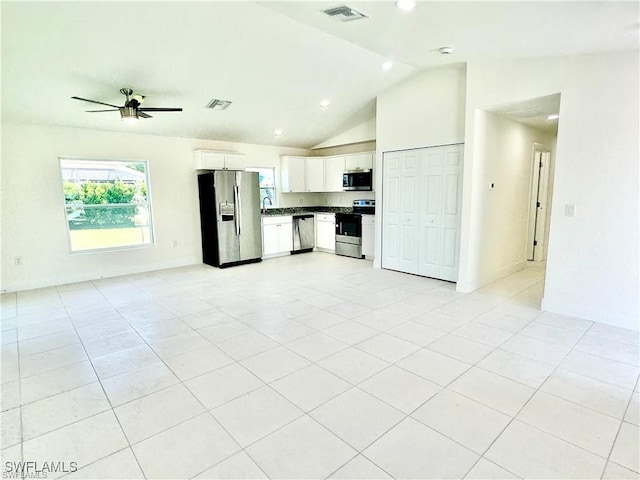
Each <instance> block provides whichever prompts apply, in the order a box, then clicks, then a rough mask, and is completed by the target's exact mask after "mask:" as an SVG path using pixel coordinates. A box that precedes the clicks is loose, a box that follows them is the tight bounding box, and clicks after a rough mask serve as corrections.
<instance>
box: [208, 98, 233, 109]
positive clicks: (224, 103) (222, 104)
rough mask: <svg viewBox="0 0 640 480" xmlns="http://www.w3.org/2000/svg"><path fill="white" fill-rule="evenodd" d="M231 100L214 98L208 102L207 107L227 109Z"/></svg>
mask: <svg viewBox="0 0 640 480" xmlns="http://www.w3.org/2000/svg"><path fill="white" fill-rule="evenodd" d="M229 105H231V102H230V101H229V100H220V99H219V98H214V99H213V100H211V101H210V102H209V103H207V108H212V109H213V110H225V109H226V108H227V107H228V106H229Z"/></svg>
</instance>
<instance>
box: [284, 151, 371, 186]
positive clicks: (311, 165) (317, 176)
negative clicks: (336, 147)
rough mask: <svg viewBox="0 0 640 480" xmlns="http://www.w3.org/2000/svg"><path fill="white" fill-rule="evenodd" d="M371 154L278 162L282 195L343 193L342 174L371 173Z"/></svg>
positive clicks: (290, 157) (297, 158) (292, 159)
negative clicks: (351, 171)
mask: <svg viewBox="0 0 640 480" xmlns="http://www.w3.org/2000/svg"><path fill="white" fill-rule="evenodd" d="M374 155H375V154H374V153H373V152H368V153H351V154H348V155H332V156H329V157H294V156H284V157H281V159H280V176H281V180H282V192H284V193H303V192H342V174H343V173H344V172H345V171H347V170H371V169H372V168H373V157H374Z"/></svg>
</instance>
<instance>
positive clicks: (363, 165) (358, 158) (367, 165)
mask: <svg viewBox="0 0 640 480" xmlns="http://www.w3.org/2000/svg"><path fill="white" fill-rule="evenodd" d="M373 157H374V152H367V153H352V154H349V155H347V156H346V159H345V163H346V169H347V170H372V169H373Z"/></svg>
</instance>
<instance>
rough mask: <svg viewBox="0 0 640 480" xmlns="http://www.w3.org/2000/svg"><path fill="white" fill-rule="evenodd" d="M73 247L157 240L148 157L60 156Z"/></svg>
mask: <svg viewBox="0 0 640 480" xmlns="http://www.w3.org/2000/svg"><path fill="white" fill-rule="evenodd" d="M60 171H61V173H62V187H63V191H64V203H65V213H66V218H67V226H68V229H69V241H70V244H71V251H72V252H84V251H89V250H104V249H115V248H123V247H132V246H139V245H152V244H153V229H152V222H151V201H150V199H149V190H148V187H149V176H148V168H147V162H143V161H140V162H126V161H111V160H72V159H67V158H61V159H60Z"/></svg>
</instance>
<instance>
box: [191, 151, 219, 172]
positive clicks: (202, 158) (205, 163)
mask: <svg viewBox="0 0 640 480" xmlns="http://www.w3.org/2000/svg"><path fill="white" fill-rule="evenodd" d="M194 157H195V163H196V170H222V169H223V168H224V153H221V152H207V151H204V150H196V151H195V152H194Z"/></svg>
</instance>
